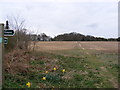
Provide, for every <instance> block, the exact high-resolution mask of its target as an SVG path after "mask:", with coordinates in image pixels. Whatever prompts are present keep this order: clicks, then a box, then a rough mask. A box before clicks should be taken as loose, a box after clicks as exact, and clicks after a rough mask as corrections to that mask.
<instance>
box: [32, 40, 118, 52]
mask: <svg viewBox="0 0 120 90" xmlns="http://www.w3.org/2000/svg"><path fill="white" fill-rule="evenodd" d="M31 47H33V44H31ZM76 47H78V48H81V49H87V50H97V51H105V52H106V51H107V52H113V53H114V52H115V53H117V52H118V42H105V41H100V42H99V41H98V42H94V41H90V42H80V41H52V42H36V45H35V50H37V51H50V50H69V49H74V48H76Z"/></svg>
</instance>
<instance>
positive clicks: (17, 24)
mask: <svg viewBox="0 0 120 90" xmlns="http://www.w3.org/2000/svg"><path fill="white" fill-rule="evenodd" d="M7 19H8V21H9V25H10V28H12V29H14V30H15V37H16V47H17V48H20V49H23V48H25V49H27V47H28V36H27V35H26V32H27V29H25V19H24V18H22V17H21V16H20V15H16V16H13V15H12V16H7Z"/></svg>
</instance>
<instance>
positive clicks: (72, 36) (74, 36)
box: [53, 32, 120, 41]
mask: <svg viewBox="0 0 120 90" xmlns="http://www.w3.org/2000/svg"><path fill="white" fill-rule="evenodd" d="M53 40H54V41H119V40H120V37H119V38H108V39H107V38H102V37H94V36H90V35H86V36H85V35H83V34H80V33H76V32H72V33H65V34H61V35H58V36H56V37H54V38H53Z"/></svg>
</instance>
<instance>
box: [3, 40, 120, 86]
mask: <svg viewBox="0 0 120 90" xmlns="http://www.w3.org/2000/svg"><path fill="white" fill-rule="evenodd" d="M29 48H30V49H31V51H30V52H28V53H27V52H21V54H20V55H19V57H16V56H17V53H18V52H20V51H14V52H12V53H13V54H12V55H11V53H10V55H8V56H9V57H7V58H9V59H10V58H13V57H10V56H15V57H14V59H11V60H12V61H11V63H9V62H8V65H9V67H7V68H6V70H8V71H9V73H11V74H6V82H5V87H8V88H9V87H13V88H27V86H26V83H27V82H30V83H31V87H30V88H118V69H119V66H118V42H103V41H102V42H92V41H91V42H80V41H68V42H67V41H49V42H46V41H45V42H42V41H40V42H35V43H34V42H31V45H30V47H29ZM21 57H22V58H21ZM18 59H20V60H19V61H18ZM27 59H28V60H27ZM8 61H9V60H8ZM23 62H24V63H23ZM17 63H19V64H20V65H17ZM13 66H14V67H13ZM21 66H22V68H21ZM10 67H11V68H10ZM53 68H56V69H57V70H56V71H54V70H53ZM63 69H65V72H64V73H63V72H62V70H63ZM45 71H47V72H48V73H45ZM43 77H45V78H46V79H45V80H43V79H42V78H43Z"/></svg>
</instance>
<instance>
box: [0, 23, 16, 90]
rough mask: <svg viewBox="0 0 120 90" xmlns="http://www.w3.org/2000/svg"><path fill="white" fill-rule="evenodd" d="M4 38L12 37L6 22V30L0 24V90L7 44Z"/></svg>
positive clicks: (12, 31) (12, 34) (12, 32)
mask: <svg viewBox="0 0 120 90" xmlns="http://www.w3.org/2000/svg"><path fill="white" fill-rule="evenodd" d="M4 36H14V30H11V29H9V25H8V21H6V28H5V29H4V24H0V90H1V89H2V85H3V80H4V77H3V73H4V68H3V65H2V64H3V63H4V44H8V38H6V37H4Z"/></svg>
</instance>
